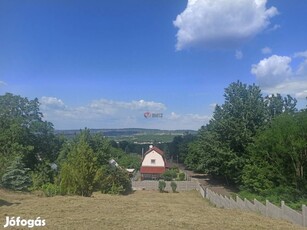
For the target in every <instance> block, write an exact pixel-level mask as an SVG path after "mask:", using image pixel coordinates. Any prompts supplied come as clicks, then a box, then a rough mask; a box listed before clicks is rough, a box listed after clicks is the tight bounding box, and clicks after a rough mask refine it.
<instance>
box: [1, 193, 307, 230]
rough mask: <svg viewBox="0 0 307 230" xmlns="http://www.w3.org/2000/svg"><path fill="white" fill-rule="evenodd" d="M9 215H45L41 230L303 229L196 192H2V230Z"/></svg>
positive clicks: (24, 217) (27, 217)
mask: <svg viewBox="0 0 307 230" xmlns="http://www.w3.org/2000/svg"><path fill="white" fill-rule="evenodd" d="M5 216H15V217H17V216H20V217H22V218H23V219H35V218H36V217H41V218H42V219H45V220H46V227H43V228H42V229H69V230H71V229H82V230H83V229H91V230H94V229H159V230H162V229H163V230H164V229H184V230H187V229H240V230H241V229H270V230H273V229H304V228H302V227H300V226H296V225H293V224H290V223H288V222H285V221H280V220H273V219H270V218H266V217H263V216H260V215H257V214H254V213H247V212H241V211H236V210H226V209H218V208H215V207H213V206H212V205H210V204H209V203H208V202H207V201H206V200H205V199H203V198H202V197H201V196H200V195H199V194H198V192H196V191H191V192H181V193H176V194H174V193H163V194H161V193H159V192H154V191H136V192H135V193H133V194H131V195H129V196H111V195H103V194H100V193H95V194H94V196H93V197H91V198H85V197H77V196H65V197H64V196H57V197H50V198H48V197H38V196H35V195H31V194H20V193H12V192H7V191H3V190H0V229H1V228H3V225H4V224H5ZM10 229H16V228H10ZM18 229H21V228H18ZM26 229H28V228H26ZM36 229H40V228H38V227H36Z"/></svg>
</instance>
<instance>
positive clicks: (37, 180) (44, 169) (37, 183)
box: [30, 162, 54, 190]
mask: <svg viewBox="0 0 307 230" xmlns="http://www.w3.org/2000/svg"><path fill="white" fill-rule="evenodd" d="M53 179H54V170H53V169H52V168H51V166H50V165H49V164H48V163H46V162H44V163H42V164H39V165H38V166H37V167H36V170H35V171H34V172H32V173H31V180H32V186H31V188H30V189H31V190H39V189H41V188H42V186H43V185H44V184H47V183H53Z"/></svg>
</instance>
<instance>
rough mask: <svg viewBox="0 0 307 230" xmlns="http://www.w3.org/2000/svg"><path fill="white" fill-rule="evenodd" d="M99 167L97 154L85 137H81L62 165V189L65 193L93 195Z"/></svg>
mask: <svg viewBox="0 0 307 230" xmlns="http://www.w3.org/2000/svg"><path fill="white" fill-rule="evenodd" d="M98 169H99V164H98V159H97V156H96V155H95V154H94V152H93V150H92V149H91V147H90V146H89V145H88V144H87V143H86V141H85V140H84V139H82V138H81V139H80V140H79V142H77V143H76V144H75V145H74V146H73V147H72V149H71V151H70V152H69V154H68V156H67V160H66V161H65V162H64V163H63V164H62V165H61V173H60V178H61V182H60V183H61V190H62V192H63V193H64V194H77V195H81V196H91V194H92V192H93V191H94V188H95V183H96V177H97V172H98Z"/></svg>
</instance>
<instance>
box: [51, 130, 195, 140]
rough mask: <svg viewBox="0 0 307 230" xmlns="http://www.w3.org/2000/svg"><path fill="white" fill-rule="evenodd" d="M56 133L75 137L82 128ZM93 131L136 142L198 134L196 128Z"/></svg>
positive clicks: (112, 137)
mask: <svg viewBox="0 0 307 230" xmlns="http://www.w3.org/2000/svg"><path fill="white" fill-rule="evenodd" d="M55 132H56V134H58V135H64V136H65V137H67V138H73V137H74V136H75V135H77V134H78V133H80V130H56V131H55ZM90 132H91V133H93V134H94V133H102V134H103V135H104V136H106V137H108V138H110V139H112V140H115V141H131V142H136V143H147V142H148V143H149V142H162V143H164V142H171V141H172V140H173V138H174V137H175V136H179V135H184V134H186V133H191V134H196V133H197V131H195V130H160V129H141V128H125V129H90Z"/></svg>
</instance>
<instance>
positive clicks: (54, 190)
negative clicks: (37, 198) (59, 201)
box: [42, 183, 61, 197]
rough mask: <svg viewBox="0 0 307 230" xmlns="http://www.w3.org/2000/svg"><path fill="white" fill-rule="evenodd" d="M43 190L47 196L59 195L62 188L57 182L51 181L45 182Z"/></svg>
mask: <svg viewBox="0 0 307 230" xmlns="http://www.w3.org/2000/svg"><path fill="white" fill-rule="evenodd" d="M42 190H43V192H44V194H45V196H48V197H50V196H56V195H59V194H60V193H61V188H60V186H58V185H56V184H51V183H47V184H44V185H43V186H42Z"/></svg>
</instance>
